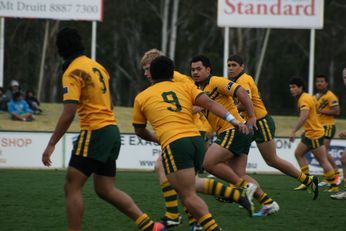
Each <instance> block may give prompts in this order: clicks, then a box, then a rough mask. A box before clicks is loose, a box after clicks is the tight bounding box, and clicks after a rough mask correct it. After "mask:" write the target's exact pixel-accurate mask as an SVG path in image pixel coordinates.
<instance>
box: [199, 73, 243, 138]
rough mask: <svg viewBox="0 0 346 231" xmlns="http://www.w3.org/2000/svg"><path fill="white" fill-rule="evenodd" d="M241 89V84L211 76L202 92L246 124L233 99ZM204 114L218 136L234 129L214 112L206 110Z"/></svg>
mask: <svg viewBox="0 0 346 231" xmlns="http://www.w3.org/2000/svg"><path fill="white" fill-rule="evenodd" d="M239 87H240V85H239V84H237V83H235V82H232V81H230V80H228V79H226V78H224V77H219V76H211V77H210V78H209V79H208V80H207V82H206V83H205V85H204V86H203V87H202V90H203V91H204V92H205V93H207V95H208V96H209V97H210V98H211V99H213V100H215V101H216V102H218V103H220V104H221V105H223V106H224V107H225V108H226V110H227V111H229V112H230V113H231V114H232V115H233V116H234V117H235V118H236V119H237V120H239V121H242V122H244V121H245V120H244V119H243V118H242V117H241V116H240V115H239V112H238V109H237V107H236V105H235V104H234V101H233V98H232V97H234V96H235V94H236V91H237V90H238V88H239ZM203 114H204V115H205V117H206V118H207V120H208V122H209V124H210V126H211V127H212V128H213V130H214V131H215V132H216V133H217V134H220V133H221V132H223V131H226V130H228V129H231V128H233V127H234V126H233V125H232V124H230V123H228V122H227V121H225V120H223V119H221V118H220V117H218V116H216V115H215V114H214V113H212V112H209V111H207V110H204V111H203Z"/></svg>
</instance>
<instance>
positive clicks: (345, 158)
mask: <svg viewBox="0 0 346 231" xmlns="http://www.w3.org/2000/svg"><path fill="white" fill-rule="evenodd" d="M342 79H343V82H344V85H345V86H346V68H344V69H343V70H342ZM339 136H340V138H343V139H345V138H346V130H343V131H341V132H340V133H339ZM340 160H341V165H342V171H343V175H344V179H343V181H342V182H343V188H344V190H343V191H341V192H337V193H335V194H332V195H330V198H332V199H334V200H346V177H345V176H346V148H345V150H344V152H343V153H342V155H341V158H340Z"/></svg>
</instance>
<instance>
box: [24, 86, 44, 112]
mask: <svg viewBox="0 0 346 231" xmlns="http://www.w3.org/2000/svg"><path fill="white" fill-rule="evenodd" d="M25 100H26V102H27V103H28V104H29V107H30V109H31V110H32V111H33V112H34V114H36V115H37V114H40V113H41V112H42V110H41V109H40V101H38V99H37V98H36V97H35V96H34V92H33V91H32V90H27V91H26V94H25Z"/></svg>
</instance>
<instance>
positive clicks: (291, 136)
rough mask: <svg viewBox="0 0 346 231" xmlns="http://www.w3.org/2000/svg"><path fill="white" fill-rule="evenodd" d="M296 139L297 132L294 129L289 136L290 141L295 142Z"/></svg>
mask: <svg viewBox="0 0 346 231" xmlns="http://www.w3.org/2000/svg"><path fill="white" fill-rule="evenodd" d="M295 139H296V133H295V132H293V131H292V132H291V134H290V136H289V141H290V142H294V140H295Z"/></svg>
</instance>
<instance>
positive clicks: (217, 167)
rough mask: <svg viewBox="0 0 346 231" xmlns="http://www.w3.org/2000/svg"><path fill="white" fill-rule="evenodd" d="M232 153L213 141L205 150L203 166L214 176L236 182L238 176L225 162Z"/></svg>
mask: <svg viewBox="0 0 346 231" xmlns="http://www.w3.org/2000/svg"><path fill="white" fill-rule="evenodd" d="M231 156H232V154H231V153H230V151H229V150H227V149H225V148H223V147H221V146H220V145H218V144H216V143H213V144H212V145H211V146H210V147H209V148H208V150H207V152H206V154H205V157H204V161H203V167H204V169H205V170H206V171H208V172H209V173H211V174H213V175H214V176H216V177H218V178H220V179H222V180H225V181H227V182H238V181H239V180H240V178H239V176H238V175H237V174H235V172H234V171H233V170H232V169H231V168H230V167H229V166H228V165H227V164H226V162H227V161H228V160H229V159H230V158H231Z"/></svg>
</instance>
